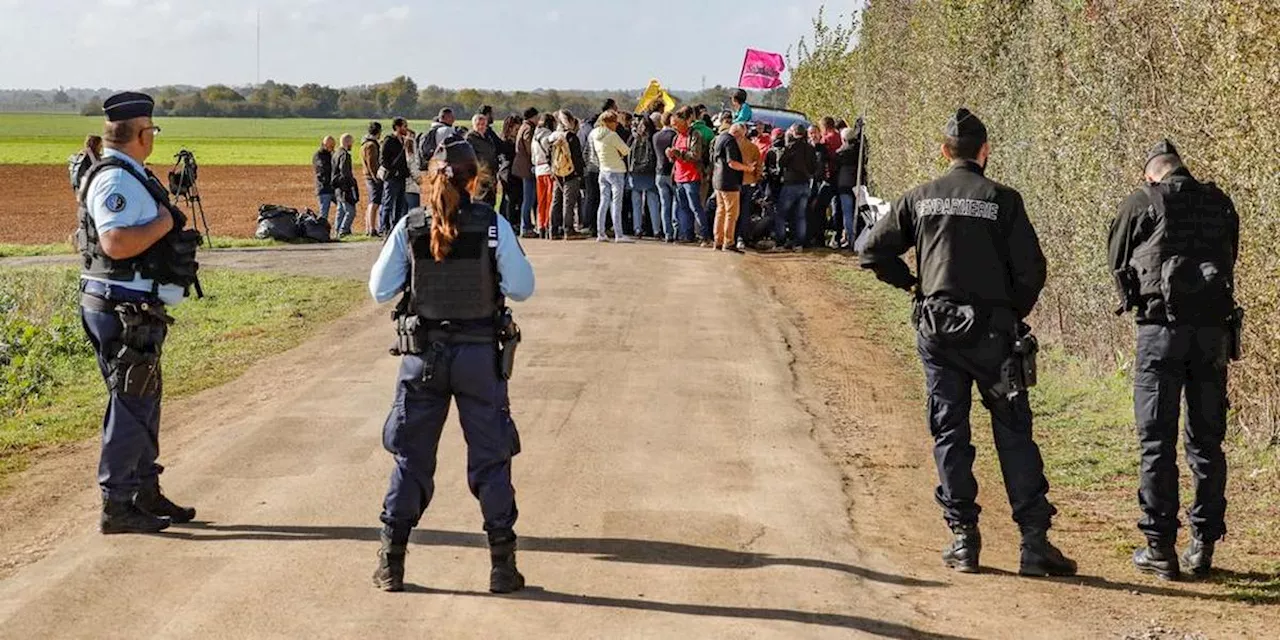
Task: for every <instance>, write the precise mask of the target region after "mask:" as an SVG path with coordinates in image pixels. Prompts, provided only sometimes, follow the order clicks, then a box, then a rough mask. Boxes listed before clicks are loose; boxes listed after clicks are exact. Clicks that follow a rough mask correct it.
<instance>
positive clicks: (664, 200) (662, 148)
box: [653, 113, 676, 243]
mask: <svg viewBox="0 0 1280 640" xmlns="http://www.w3.org/2000/svg"><path fill="white" fill-rule="evenodd" d="M671 117H672V114H671V113H664V114H662V115H661V121H662V130H661V131H658V132H657V133H655V134H653V152H654V155H655V156H656V157H657V173H656V176H655V182H656V184H657V186H658V200H659V205H660V215H661V216H662V234H663V236H664V237H666V239H667V242H668V243H672V242H675V241H676V229H675V217H674V213H675V204H676V181H675V178H672V177H671V172H672V170H673V169H674V168H675V164H674V163H673V162H671V158H669V157H668V156H667V149H670V148H671V145H672V144H673V143H674V142H675V141H676V130H675V128H673V127H672V126H671Z"/></svg>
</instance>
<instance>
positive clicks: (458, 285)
mask: <svg viewBox="0 0 1280 640" xmlns="http://www.w3.org/2000/svg"><path fill="white" fill-rule="evenodd" d="M457 223H458V237H457V238H455V239H454V241H453V244H452V245H450V247H451V248H450V251H449V255H448V256H446V257H445V259H444V261H443V262H437V261H436V259H435V257H434V256H432V255H431V222H430V218H428V217H427V216H426V212H425V211H424V210H422V209H414V210H413V211H410V212H409V214H408V218H407V219H406V221H405V226H406V230H407V231H408V233H409V245H410V247H411V249H412V251H413V260H412V266H411V268H410V276H409V291H408V296H409V305H408V307H409V308H408V311H409V313H410V314H413V315H417V316H418V317H419V318H420V319H422V320H428V321H451V322H469V321H476V320H486V321H489V320H496V319H497V317H498V315H499V314H500V313H501V312H502V309H503V307H504V306H505V303H504V301H503V298H502V293H501V291H500V290H499V288H498V269H497V247H498V214H497V212H495V211H494V210H493V208H492V207H489V206H486V205H483V204H477V203H472V204H468V205H463V207H462V208H461V209H460V210H459V211H458V216H457Z"/></svg>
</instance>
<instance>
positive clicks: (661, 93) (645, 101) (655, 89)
mask: <svg viewBox="0 0 1280 640" xmlns="http://www.w3.org/2000/svg"><path fill="white" fill-rule="evenodd" d="M658 98H662V104H663V109H662V111H663V112H664V113H665V112H667V111H673V110H675V108H676V99H675V98H672V97H671V94H669V93H667V90H666V89H663V88H662V83H660V82H658V81H657V80H656V79H655V80H650V81H649V86H648V87H647V88H646V89H645V90H644V94H643V95H641V96H640V102H639V103H638V104H636V113H643V112H644V110H645V109H648V108H649V105H650V104H652V103H653V101H654V100H657V99H658Z"/></svg>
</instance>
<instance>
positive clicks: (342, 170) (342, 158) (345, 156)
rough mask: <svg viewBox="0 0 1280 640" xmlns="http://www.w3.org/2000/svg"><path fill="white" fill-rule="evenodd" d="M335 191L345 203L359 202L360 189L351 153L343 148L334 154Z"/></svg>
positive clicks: (339, 148)
mask: <svg viewBox="0 0 1280 640" xmlns="http://www.w3.org/2000/svg"><path fill="white" fill-rule="evenodd" d="M333 190H334V192H335V193H337V194H338V197H340V198H342V200H343V202H358V201H359V200H360V188H359V187H358V186H357V185H356V176H355V171H354V170H353V168H352V166H351V152H350V151H347V150H346V149H344V148H342V147H338V150H337V151H335V152H334V154H333Z"/></svg>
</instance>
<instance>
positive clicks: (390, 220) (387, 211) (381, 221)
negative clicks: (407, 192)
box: [378, 178, 409, 235]
mask: <svg viewBox="0 0 1280 640" xmlns="http://www.w3.org/2000/svg"><path fill="white" fill-rule="evenodd" d="M382 184H383V192H382V208H381V209H380V210H379V213H378V231H379V232H381V233H382V234H383V235H386V234H387V233H390V231H391V228H392V227H394V226H396V223H397V222H399V221H400V218H403V217H404V214H405V212H406V211H408V210H409V209H408V207H406V206H405V201H404V180H403V179H400V180H396V179H393V178H388V179H387V180H385V181H383V183H382Z"/></svg>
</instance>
